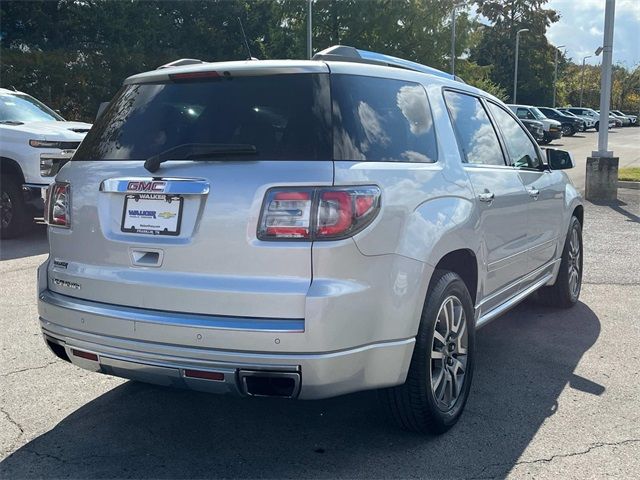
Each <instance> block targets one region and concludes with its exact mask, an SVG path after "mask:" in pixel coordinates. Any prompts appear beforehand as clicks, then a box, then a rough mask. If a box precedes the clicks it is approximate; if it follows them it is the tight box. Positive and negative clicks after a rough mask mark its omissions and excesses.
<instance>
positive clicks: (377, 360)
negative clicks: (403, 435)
mask: <svg viewBox="0 0 640 480" xmlns="http://www.w3.org/2000/svg"><path fill="white" fill-rule="evenodd" d="M182 63H183V65H181V66H172V67H168V68H161V69H158V70H156V71H152V72H147V73H143V74H140V75H135V76H133V77H130V78H128V79H127V80H126V81H125V82H124V86H123V87H122V89H121V90H120V91H119V92H118V94H117V95H116V96H115V98H114V99H113V100H112V101H111V103H110V105H109V106H108V107H107V109H106V110H105V111H104V113H103V114H102V115H101V117H100V118H99V119H98V120H97V121H96V123H95V125H94V126H93V128H92V129H91V131H90V132H89V134H88V135H87V137H86V139H85V141H84V142H83V143H82V145H81V146H80V148H79V149H78V151H77V152H76V154H75V156H74V157H73V159H72V161H71V162H69V163H68V164H67V165H65V166H64V168H62V170H61V171H60V172H59V174H58V176H57V179H56V183H55V184H54V185H53V186H52V187H51V188H50V191H49V196H48V222H49V242H50V256H49V258H48V260H47V261H46V262H45V263H44V264H43V265H42V266H41V267H40V268H39V272H38V274H39V277H38V296H39V316H40V323H41V326H42V331H43V334H44V338H45V340H46V342H47V344H48V345H49V347H50V348H51V349H52V351H53V352H54V353H55V354H56V355H58V356H59V357H61V358H63V359H65V360H68V361H70V362H72V363H73V364H75V365H77V366H80V367H82V368H85V369H89V370H93V371H96V372H102V373H106V374H111V375H118V376H121V377H125V378H132V379H138V380H142V381H148V382H153V383H158V384H161V385H168V386H169V385H170V386H180V387H189V388H193V389H196V390H204V391H211V392H220V393H234V394H241V395H249V396H276V397H292V398H300V399H318V398H325V397H332V396H336V395H341V394H345V393H349V392H355V391H360V390H366V389H382V390H383V392H382V396H383V398H384V399H386V402H387V403H388V405H389V408H390V409H391V411H392V412H393V414H394V417H395V418H396V419H397V421H398V422H399V424H400V425H401V426H403V427H405V428H408V429H413V430H417V431H422V432H426V431H429V432H443V431H445V430H447V429H448V428H450V427H451V426H452V425H453V424H454V423H455V422H456V421H457V419H458V418H459V416H460V414H461V412H462V410H463V407H464V405H465V402H466V400H467V396H468V394H469V388H470V385H471V377H472V374H473V369H474V364H475V357H476V355H477V353H478V352H476V350H475V342H474V340H475V332H476V329H477V328H479V327H481V326H483V325H486V324H487V323H488V322H489V321H491V320H492V319H494V318H496V317H497V316H499V315H500V314H502V313H503V312H505V311H506V310H508V309H509V308H511V307H513V306H514V305H515V304H517V303H518V302H520V301H521V300H523V299H524V298H525V297H527V296H529V295H531V294H532V293H534V292H538V293H537V295H538V296H539V298H540V299H541V300H543V301H545V302H547V303H548V304H551V305H555V306H558V307H571V306H572V305H574V304H575V303H576V302H577V301H578V296H579V294H580V287H581V276H582V240H581V239H582V237H581V229H582V221H583V207H582V201H581V198H580V195H579V194H578V192H577V191H576V189H575V188H574V187H573V185H572V184H571V182H570V181H569V179H568V178H567V176H566V174H565V173H564V172H563V171H562V169H565V168H570V167H572V166H573V161H572V159H571V156H570V155H569V154H568V153H567V152H562V151H559V150H551V149H550V150H547V151H546V154H545V153H543V152H542V151H541V150H540V149H539V147H538V146H537V144H536V142H535V141H534V140H533V138H532V137H531V136H530V134H529V133H528V132H527V130H526V129H525V128H524V127H523V126H522V124H521V123H520V122H519V121H518V120H517V117H516V116H515V115H514V114H513V113H512V112H511V111H510V110H509V109H508V108H507V107H506V106H505V105H504V104H503V103H502V102H500V101H499V100H497V99H496V98H494V97H492V96H491V95H489V94H487V93H485V92H483V91H481V90H478V89H476V88H474V87H471V86H469V85H466V84H464V83H462V82H460V81H457V80H455V79H453V78H452V77H451V76H450V75H448V74H445V73H442V72H439V71H437V70H433V69H430V68H429V67H425V66H422V65H419V64H415V63H411V62H407V61H405V60H401V59H396V58H393V57H388V56H384V55H379V54H374V53H371V52H365V51H359V50H356V49H354V48H350V47H333V48H331V49H328V50H326V51H324V52H321V53H320V54H318V55H316V57H315V59H314V60H313V61H240V62H225V63H202V62H198V63H193V64H188V63H189V62H182ZM185 63H186V64H185ZM398 67H401V68H398ZM481 353H482V354H484V355H490V354H491V352H481Z"/></svg>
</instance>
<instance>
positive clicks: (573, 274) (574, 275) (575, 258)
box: [567, 228, 582, 298]
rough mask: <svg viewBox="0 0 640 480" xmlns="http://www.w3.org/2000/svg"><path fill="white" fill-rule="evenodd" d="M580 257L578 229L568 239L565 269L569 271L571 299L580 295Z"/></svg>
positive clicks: (573, 230) (574, 229)
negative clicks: (567, 257) (567, 256)
mask: <svg viewBox="0 0 640 480" xmlns="http://www.w3.org/2000/svg"><path fill="white" fill-rule="evenodd" d="M581 255H582V252H581V251H580V237H579V235H578V229H577V228H573V229H572V230H571V238H570V239H569V262H568V264H569V265H568V267H567V268H568V269H569V272H568V273H569V275H568V277H569V292H570V293H571V296H572V297H573V298H576V297H577V296H578V294H579V293H580V284H581V282H582V277H581V275H580V271H581V269H582V262H581V260H582V259H581Z"/></svg>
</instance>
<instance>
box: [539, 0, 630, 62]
mask: <svg viewBox="0 0 640 480" xmlns="http://www.w3.org/2000/svg"><path fill="white" fill-rule="evenodd" d="M604 5H605V0H550V1H549V3H548V6H549V8H553V9H554V10H556V11H557V12H559V13H560V16H561V18H560V21H559V22H557V23H554V24H553V25H551V27H550V28H549V30H548V31H547V38H548V39H549V41H550V42H551V43H552V44H553V45H566V47H565V48H563V49H562V50H565V49H566V50H567V55H568V56H569V57H570V58H571V59H572V60H573V61H574V62H576V63H581V62H582V58H583V57H585V56H587V55H593V52H594V51H595V49H596V48H598V47H599V46H600V45H602V39H603V29H604ZM613 32H614V33H613V35H614V38H613V63H614V64H615V63H621V64H623V65H625V66H626V67H629V68H633V67H634V66H637V65H639V64H640V0H617V1H616V15H615V22H614V29H613ZM600 61H601V57H596V56H595V55H594V56H593V57H592V58H588V59H587V60H586V63H588V64H589V63H590V64H592V65H597V64H599V63H600Z"/></svg>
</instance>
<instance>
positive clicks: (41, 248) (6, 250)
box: [0, 223, 49, 260]
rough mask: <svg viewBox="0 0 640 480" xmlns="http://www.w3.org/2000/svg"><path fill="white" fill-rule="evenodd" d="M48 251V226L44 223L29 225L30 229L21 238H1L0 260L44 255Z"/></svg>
mask: <svg viewBox="0 0 640 480" xmlns="http://www.w3.org/2000/svg"><path fill="white" fill-rule="evenodd" d="M48 251H49V242H48V241H47V226H46V225H44V224H36V223H34V224H33V225H29V228H28V231H27V232H25V233H24V235H22V236H21V237H20V238H11V239H7V240H0V260H14V259H17V258H24V257H31V256H33V255H42V254H44V253H47V252H48Z"/></svg>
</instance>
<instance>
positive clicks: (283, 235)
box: [258, 186, 380, 240]
mask: <svg viewBox="0 0 640 480" xmlns="http://www.w3.org/2000/svg"><path fill="white" fill-rule="evenodd" d="M379 207H380V189H379V188H378V187H374V186H364V187H360V186H358V187H335V188H334V187H327V188H321V187H318V188H309V189H306V188H302V189H289V188H282V189H281V188H276V189H272V190H269V191H268V192H267V195H266V196H265V201H264V203H263V207H262V214H261V218H260V225H259V226H258V238H259V239H261V240H291V239H298V240H335V239H338V238H345V237H349V236H351V235H354V234H355V233H357V232H359V231H360V230H362V229H363V228H364V227H366V226H367V225H368V224H369V223H371V221H373V219H374V218H375V216H376V214H377V212H378V210H379ZM312 212H315V215H313V217H312Z"/></svg>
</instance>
